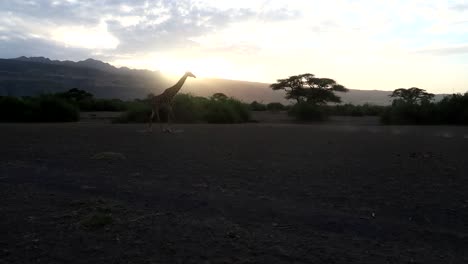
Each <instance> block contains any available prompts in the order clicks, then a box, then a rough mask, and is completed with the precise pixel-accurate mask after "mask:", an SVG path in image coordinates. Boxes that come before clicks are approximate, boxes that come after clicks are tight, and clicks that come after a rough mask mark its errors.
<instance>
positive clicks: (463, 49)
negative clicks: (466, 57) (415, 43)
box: [418, 44, 468, 55]
mask: <svg viewBox="0 0 468 264" xmlns="http://www.w3.org/2000/svg"><path fill="white" fill-rule="evenodd" d="M418 53H422V54H432V55H459V54H468V44H465V45H460V46H454V47H444V48H433V49H425V50H419V51H418Z"/></svg>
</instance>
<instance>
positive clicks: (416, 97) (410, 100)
mask: <svg viewBox="0 0 468 264" xmlns="http://www.w3.org/2000/svg"><path fill="white" fill-rule="evenodd" d="M390 97H393V98H395V99H394V100H393V102H392V103H393V104H397V103H399V102H403V103H407V104H412V105H416V104H423V103H429V102H430V101H432V100H433V99H434V94H432V93H428V92H426V90H424V89H420V88H417V87H412V88H409V89H405V88H399V89H396V90H395V91H393V93H392V94H391V95H390Z"/></svg>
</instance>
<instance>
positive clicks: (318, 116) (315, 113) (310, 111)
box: [288, 102, 328, 122]
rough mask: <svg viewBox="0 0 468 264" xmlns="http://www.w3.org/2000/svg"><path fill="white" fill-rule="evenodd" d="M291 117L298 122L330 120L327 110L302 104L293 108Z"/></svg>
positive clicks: (309, 104) (313, 105) (289, 112)
mask: <svg viewBox="0 0 468 264" xmlns="http://www.w3.org/2000/svg"><path fill="white" fill-rule="evenodd" d="M288 114H289V115H290V116H294V117H295V118H296V120H297V121H309V122H310V121H325V120H327V119H328V114H327V112H326V108H325V107H324V106H321V105H316V104H311V103H307V102H300V103H297V104H295V105H293V106H292V107H291V109H290V110H289V111H288Z"/></svg>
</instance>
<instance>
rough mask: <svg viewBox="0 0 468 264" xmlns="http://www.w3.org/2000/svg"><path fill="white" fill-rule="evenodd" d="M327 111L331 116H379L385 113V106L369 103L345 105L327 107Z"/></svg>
mask: <svg viewBox="0 0 468 264" xmlns="http://www.w3.org/2000/svg"><path fill="white" fill-rule="evenodd" d="M327 111H328V112H329V114H331V115H341V116H378V115H381V114H382V113H383V112H384V111H385V106H378V105H372V104H367V103H366V104H363V105H353V104H343V105H334V106H327Z"/></svg>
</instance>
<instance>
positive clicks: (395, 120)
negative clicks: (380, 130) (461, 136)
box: [270, 73, 468, 125]
mask: <svg viewBox="0 0 468 264" xmlns="http://www.w3.org/2000/svg"><path fill="white" fill-rule="evenodd" d="M270 87H271V88H272V89H273V90H284V91H285V92H286V96H285V98H286V99H290V100H294V101H296V103H295V104H294V105H293V106H291V107H290V108H289V114H290V115H292V116H294V117H295V118H296V119H297V120H299V121H324V120H326V119H327V118H328V117H329V116H330V115H356V116H359V115H379V116H380V118H381V121H382V123H384V124H422V125H424V124H455V125H467V124H468V93H465V94H452V95H448V96H445V97H444V98H443V99H442V100H441V101H439V102H434V94H432V93H428V92H427V91H426V90H424V89H420V88H417V87H411V88H399V89H396V90H394V91H393V92H392V94H391V95H390V97H391V98H392V104H391V106H386V107H384V106H375V105H370V104H364V105H357V106H356V105H351V104H345V105H341V104H340V103H341V98H340V97H339V96H338V95H336V94H335V92H347V91H348V89H347V88H346V87H344V86H343V85H341V84H338V83H337V82H336V81H335V80H333V79H330V78H318V77H316V76H315V75H313V74H310V73H306V74H300V75H294V76H290V77H288V78H285V79H278V80H277V82H276V83H274V84H272V85H271V86H270Z"/></svg>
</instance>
